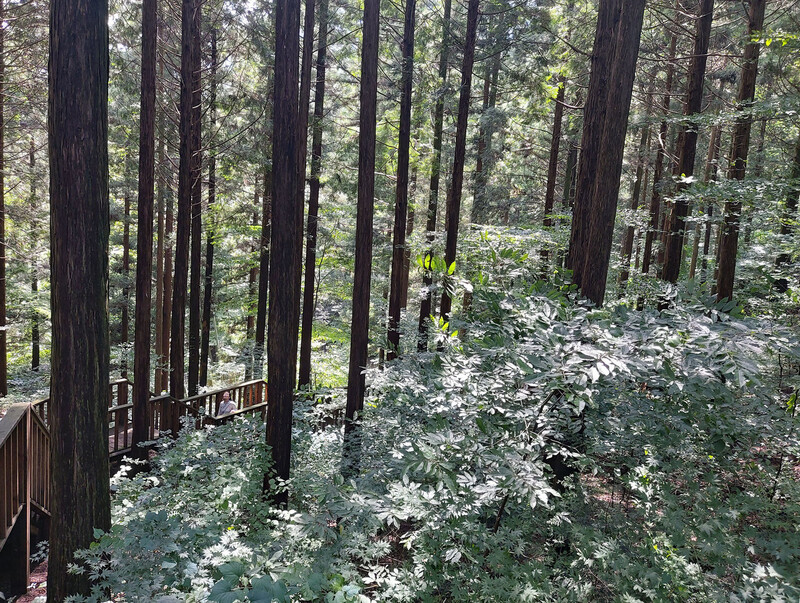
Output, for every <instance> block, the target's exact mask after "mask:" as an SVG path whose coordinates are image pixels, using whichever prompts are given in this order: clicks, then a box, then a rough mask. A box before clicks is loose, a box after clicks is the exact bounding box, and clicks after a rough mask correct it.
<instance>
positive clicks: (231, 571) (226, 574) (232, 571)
mask: <svg viewBox="0 0 800 603" xmlns="http://www.w3.org/2000/svg"><path fill="white" fill-rule="evenodd" d="M219 571H220V573H221V574H222V578H223V579H224V580H227V581H228V582H231V583H233V584H238V583H239V578H241V577H242V576H243V575H244V565H243V564H242V563H240V562H239V561H231V562H229V563H224V564H222V565H220V566H219Z"/></svg>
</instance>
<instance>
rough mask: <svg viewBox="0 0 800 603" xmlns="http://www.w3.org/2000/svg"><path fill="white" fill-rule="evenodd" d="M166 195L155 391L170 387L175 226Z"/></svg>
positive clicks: (170, 200)
mask: <svg viewBox="0 0 800 603" xmlns="http://www.w3.org/2000/svg"><path fill="white" fill-rule="evenodd" d="M168 192H169V193H170V194H167V195H166V199H165V201H166V214H167V217H166V224H165V226H164V244H165V250H164V285H163V287H164V307H163V308H162V310H161V323H162V327H161V331H162V332H163V334H164V335H163V338H162V340H161V358H162V359H163V362H164V365H163V366H164V369H163V370H162V371H161V385H160V386H158V387H157V388H156V391H158V392H163V391H169V389H170V374H171V373H170V371H169V365H168V361H169V359H170V349H171V348H170V339H171V337H170V333H171V332H172V297H173V295H172V294H173V282H172V281H173V278H172V257H173V249H174V247H173V244H172V241H171V237H172V233H173V232H174V226H175V212H174V210H173V200H172V194H171V191H168Z"/></svg>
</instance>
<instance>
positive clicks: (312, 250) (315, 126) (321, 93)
mask: <svg viewBox="0 0 800 603" xmlns="http://www.w3.org/2000/svg"><path fill="white" fill-rule="evenodd" d="M327 53H328V0H321V2H320V6H319V42H318V50H317V80H316V86H315V89H314V119H313V121H312V126H311V129H312V135H311V180H310V182H309V193H308V226H307V230H306V258H305V283H304V286H303V324H302V327H301V336H300V373H299V378H298V387H301V388H302V387H309V386H310V385H311V339H312V334H313V330H314V307H315V303H314V302H315V299H314V291H315V286H314V285H315V282H316V276H315V273H316V268H317V227H318V220H319V191H320V181H319V178H320V174H321V173H322V120H323V118H324V115H325V67H326V62H327Z"/></svg>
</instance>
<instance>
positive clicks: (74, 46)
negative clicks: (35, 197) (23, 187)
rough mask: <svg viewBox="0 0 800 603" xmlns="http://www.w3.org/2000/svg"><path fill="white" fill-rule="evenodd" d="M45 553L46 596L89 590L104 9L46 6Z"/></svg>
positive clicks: (106, 515) (99, 353) (103, 267)
mask: <svg viewBox="0 0 800 603" xmlns="http://www.w3.org/2000/svg"><path fill="white" fill-rule="evenodd" d="M48 71H49V98H48V119H47V125H48V138H49V156H50V274H51V277H50V278H51V295H50V305H51V312H52V324H53V331H52V333H53V334H52V341H53V344H52V365H51V380H50V443H51V455H50V512H51V523H50V554H49V557H48V562H49V569H48V576H49V577H48V580H47V600H48V601H52V602H56V601H57V602H61V601H64V599H65V598H66V597H67V596H68V595H72V594H82V595H88V594H89V591H90V583H89V576H88V574H86V573H84V574H71V573H69V572H68V571H67V566H68V565H69V564H71V563H73V561H74V554H75V551H77V550H78V549H84V548H87V547H88V546H89V544H90V543H91V542H92V540H94V530H95V529H98V528H99V529H101V530H109V529H110V528H111V501H110V496H109V466H108V415H107V413H108V375H109V361H110V352H109V336H108V237H109V217H108V209H109V208H108V150H107V149H108V125H107V124H108V6H107V4H106V2H105V1H100V2H96V1H93V0H53V1H52V2H51V4H50V61H49V69H48Z"/></svg>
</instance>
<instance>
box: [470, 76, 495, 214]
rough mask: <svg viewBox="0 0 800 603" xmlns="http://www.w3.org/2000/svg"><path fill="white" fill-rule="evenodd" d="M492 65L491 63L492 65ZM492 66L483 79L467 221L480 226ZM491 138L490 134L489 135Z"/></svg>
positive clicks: (484, 193)
mask: <svg viewBox="0 0 800 603" xmlns="http://www.w3.org/2000/svg"><path fill="white" fill-rule="evenodd" d="M492 64H493V63H492ZM492 64H487V65H486V71H485V75H484V79H483V112H482V113H481V123H480V127H479V129H478V160H477V163H476V165H475V194H474V195H473V199H472V211H471V212H470V218H469V221H470V222H471V223H473V224H482V223H483V222H484V221H485V220H486V214H487V208H486V204H487V199H486V181H487V177H486V168H485V166H484V163H485V161H486V135H487V131H486V130H487V128H486V123H485V121H486V117H487V115H486V114H487V112H488V110H489V92H490V89H491V85H492ZM489 136H490V137H491V132H490V133H489Z"/></svg>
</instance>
